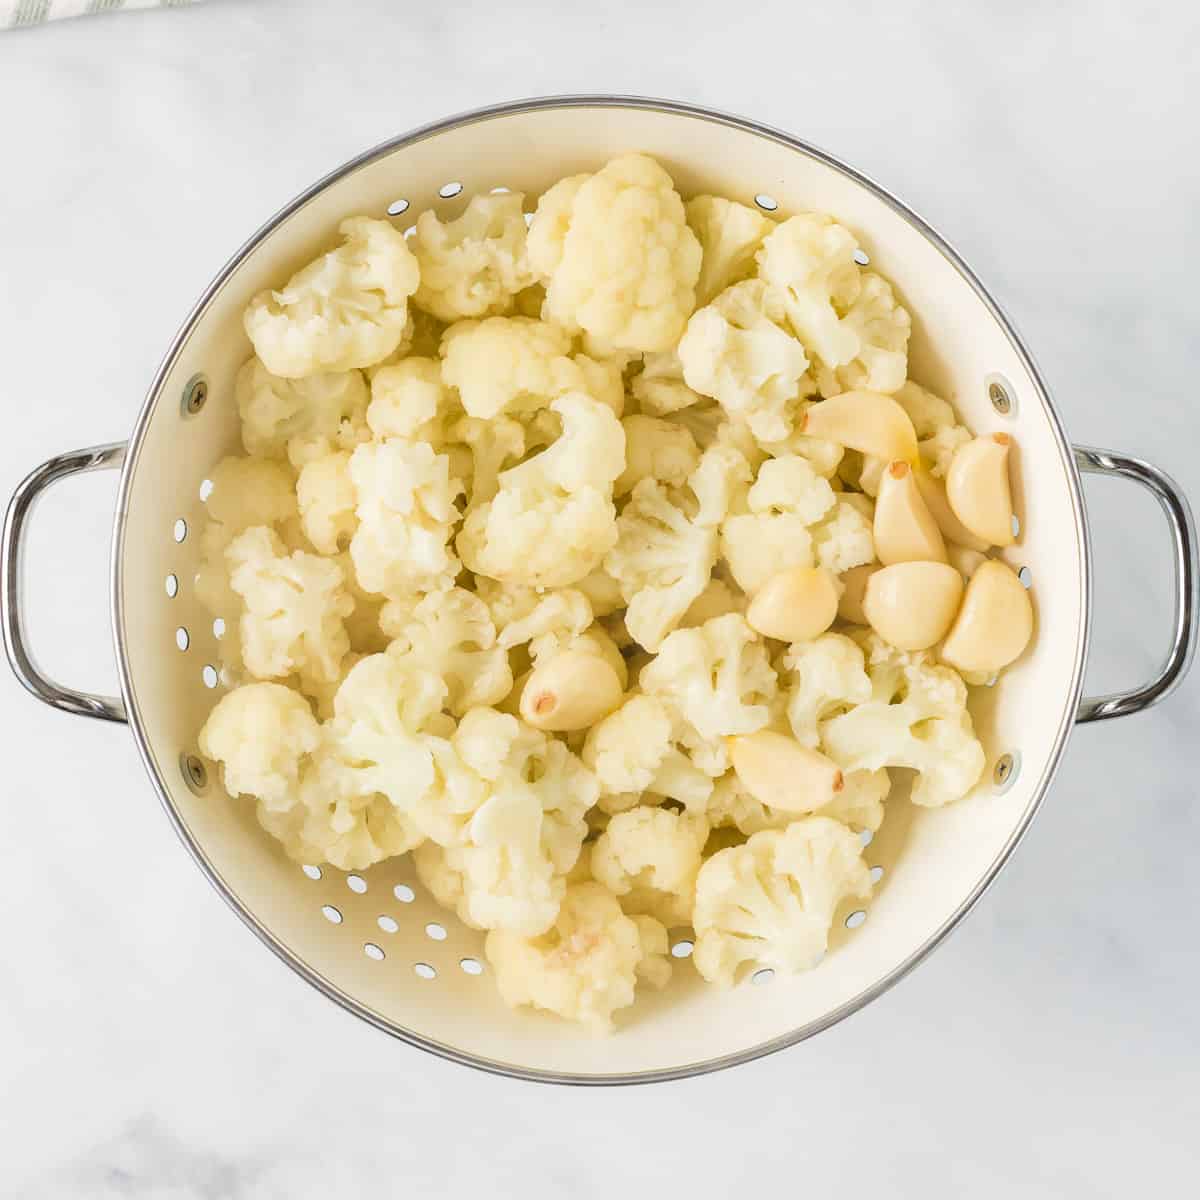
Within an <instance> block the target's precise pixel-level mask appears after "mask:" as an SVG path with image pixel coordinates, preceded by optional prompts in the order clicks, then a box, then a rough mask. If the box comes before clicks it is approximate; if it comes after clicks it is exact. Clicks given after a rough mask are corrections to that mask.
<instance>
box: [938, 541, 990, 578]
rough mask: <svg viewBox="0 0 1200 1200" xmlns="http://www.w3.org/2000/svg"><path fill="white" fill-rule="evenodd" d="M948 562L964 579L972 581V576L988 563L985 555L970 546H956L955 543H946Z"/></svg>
mask: <svg viewBox="0 0 1200 1200" xmlns="http://www.w3.org/2000/svg"><path fill="white" fill-rule="evenodd" d="M946 561H947V562H948V563H949V564H950V565H951V566H952V567H953V568H954V569H955V570H956V571H957V572H958V573H959V574H960V575H961V576H962V577H963V579H965V580H966V579H970V578H971V576H972V575H974V574H975V572H976V571H977V570H978V569H979V568H980V566H982V565H983V563H985V562H987V558H986V556H985V555H982V554H980V553H979V551H978V550H972V549H970V547H968V546H956V545H955V544H954V543H953V542H947V543H946Z"/></svg>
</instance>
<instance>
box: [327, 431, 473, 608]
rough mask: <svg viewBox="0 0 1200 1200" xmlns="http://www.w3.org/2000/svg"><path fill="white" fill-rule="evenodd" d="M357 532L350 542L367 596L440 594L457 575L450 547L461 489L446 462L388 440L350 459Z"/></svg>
mask: <svg viewBox="0 0 1200 1200" xmlns="http://www.w3.org/2000/svg"><path fill="white" fill-rule="evenodd" d="M349 472H350V478H351V480H352V481H353V483H354V490H355V494H356V495H357V497H358V504H357V506H356V510H355V511H356V513H357V515H358V529H357V530H356V532H355V534H354V536H353V537H352V538H351V540H350V556H351V558H353V560H354V567H355V570H356V571H357V572H358V581H359V583H360V584H361V585H362V587H363V588H364V589H365V590H366V591H368V592H382V593H386V594H388V595H405V594H409V593H412V592H428V591H437V590H441V588H442V587H443V586H448V585H449V583H450V582H451V581H452V580H453V577H454V575H455V574H456V573H457V571H458V566H459V564H458V560H457V559H456V558H455V557H454V555H453V554H452V553H451V552H450V547H449V542H450V537H451V534H452V532H453V529H454V526H455V524H456V523H457V521H458V510H457V509H456V508H455V507H454V501H455V498H456V497H457V496H458V494H459V493H460V492H461V491H462V484H461V482H460V481H459V480H458V479H454V478H452V477H451V475H450V460H449V459H448V458H447V457H446V456H445V455H444V454H436V453H435V452H434V451H433V449H432V447H430V446H429V445H428V443H426V442H410V441H408V440H407V439H405V438H388V439H387V440H386V441H382V442H371V443H369V444H368V445H365V446H360V447H359V448H358V449H357V450H355V452H354V453H353V454H352V455H351V456H350V464H349Z"/></svg>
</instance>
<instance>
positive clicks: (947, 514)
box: [913, 469, 989, 552]
mask: <svg viewBox="0 0 1200 1200" xmlns="http://www.w3.org/2000/svg"><path fill="white" fill-rule="evenodd" d="M913 477H914V478H915V479H916V482H917V491H919V492H920V493H921V499H922V500H924V501H925V507H926V508H927V509H929V515H930V516H931V517H932V518H933V519H934V521H936V522H937V527H938V528H939V529H940V530H941V531H942V537H944V538H945V539H946V541H947V542H957V543H958V544H959V545H960V546H963V547H965V548H966V549H968V550H978V551H980V552H982V551H984V550H986V549H987V548H988V545H989V543H987V542H985V541H984V540H983V538H981V537H976V536H975V535H974V534H973V533H972V532H971V531H970V530H969V529H968V528H967V527H966V526H965V525H964V524H963V523H962V522H961V521H960V520H959V519H958V518H957V517H956V516H955V515H954V509H952V508H951V507H950V501H949V500H947V499H946V485H945V484H944V483H943V482H942V481H941V480H940V479H938V478H937V477H936V476H934V475H931V474H930V473H929V472H928V471H922V470H919V469H918V470H916V471H914V472H913Z"/></svg>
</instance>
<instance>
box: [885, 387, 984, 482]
mask: <svg viewBox="0 0 1200 1200" xmlns="http://www.w3.org/2000/svg"><path fill="white" fill-rule="evenodd" d="M896 399H897V400H898V401H899V402H900V404H901V406H902V407H903V408H904V411H905V412H906V413H908V416H909V420H911V421H912V423H913V429H914V430H916V434H917V439H918V440H917V449H918V451H919V452H920V455H921V462H922V464H923V465H924V467H925V468H926V470H928V471H929V472H930V473H931V474H933V475H935V476H937V477H938V478H945V475H946V472H947V471H949V470H950V463H951V461H952V460H953V458H954V452H955V451H956V450H957V449H958V448H959V446H961V445H962V444H963V443H964V442H969V441H970V440H971V439H972V438H973V437H974V436H975V435H974V434H973V433H972V432H971V431H970V430H969V429H967V428H966V427H965V426H963V425H960V424H958V420H957V418H956V417H955V415H954V409H953V408H952V407H951V405H950V404H949V403H948V402H947V401H945V400H943V399H942V398H941V397H940V396H935V395H934V394H933V392H930V391H926V389H925V388H923V387H920V386H919V385H918V384H915V383H913V382H912V381H911V380H909V382H907V383H905V384H904V386H903V387H902V388H900V390H899V391H898V392H897V393H896Z"/></svg>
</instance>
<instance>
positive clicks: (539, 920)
mask: <svg viewBox="0 0 1200 1200" xmlns="http://www.w3.org/2000/svg"><path fill="white" fill-rule="evenodd" d="M454 743H455V748H456V750H457V753H458V756H459V757H460V758H461V760H462V761H463V762H465V763H466V765H467V766H469V767H470V768H471V770H472V771H473V772H474V773H475V774H476V775H477V776H478V777H479V778H480V779H482V780H483V781H484V785H485V793H484V794H485V798H484V799H483V800H482V802H481V803H480V804H479V806H478V807H477V808H476V809H475V810H474V812H473V813H471V814H470V815H469V819H468V820H467V821H466V823H465V824H464V825H463V826H462V828H461V832H460V834H459V836H458V837H457V838H455V839H453V840H451V839H449V838H446V837H445V836H444V835H443V837H442V839H441V840H442V843H443V844H442V851H441V853H440V854H437V853H435V852H432V851H426V852H425V855H424V865H422V861H421V859H418V863H417V865H418V869H419V870H421V871H422V872H429V873H431V874H433V875H436V876H438V877H439V879H440V882H439V887H440V888H441V889H442V891H443V892H447V891H449V890H451V889H453V890H455V891H456V892H457V899H456V902H455V903H456V908H457V911H458V913H459V915H460V917H462V919H463V920H464V921H466V922H467V923H468V924H470V925H472V926H473V927H475V928H477V929H504V930H507V931H509V932H510V933H513V934H517V935H520V936H522V937H531V936H533V935H535V934H538V933H541V932H543V931H544V930H546V929H548V928H549V927H550V926H551V925H552V924H553V923H554V920H555V916H556V914H557V912H558V908H559V905H560V903H561V902H562V897H563V892H564V890H565V888H566V884H565V881H564V879H563V877H564V876H565V875H566V873H567V872H568V871H569V870H570V869H571V868H572V867H573V866H574V865H575V861H576V859H577V858H578V857H579V851H580V847H581V846H582V845H583V839H584V837H585V836H586V835H587V823H586V821H585V820H584V814H585V813H586V812H587V810H588V809H589V808H591V806H592V805H593V804H595V802H596V797H597V786H596V781H595V779H594V778H593V777H592V774H591V772H590V771H588V769H587V768H586V767H585V766H584V765H583V764H582V763H581V762H580V761H579V760H578V759H577V758H576V757H575V756H574V755H573V754H572V753H571V752H570V751H569V750H568V749H567V747H566V746H564V745H563V743H562V742H560V741H558V740H557V739H555V738H552V737H549V736H548V735H546V734H544V733H542V732H540V731H539V730H536V729H531V728H530V727H529V726H528V725H526V724H525V723H524V722H522V721H520V720H518V719H517V718H516V717H513V716H510V715H508V714H506V713H498V712H495V711H493V710H491V709H486V708H480V709H473V710H472V711H471V712H469V713H467V714H466V716H464V717H463V719H462V721H461V722H460V724H459V728H458V731H457V733H456V735H455V738H454ZM454 876H458V877H459V880H458V882H453V883H452V880H453V877H454Z"/></svg>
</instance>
